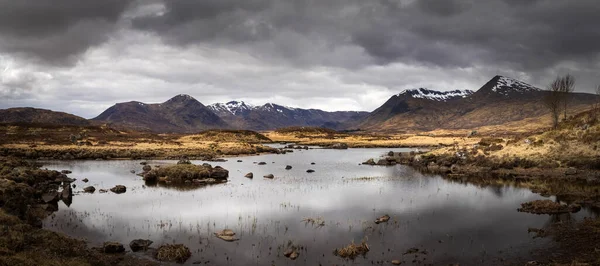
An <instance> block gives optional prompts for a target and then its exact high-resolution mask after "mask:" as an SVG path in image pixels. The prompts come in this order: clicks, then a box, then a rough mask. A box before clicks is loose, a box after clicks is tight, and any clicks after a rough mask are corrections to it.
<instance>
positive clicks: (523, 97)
mask: <svg viewBox="0 0 600 266" xmlns="http://www.w3.org/2000/svg"><path fill="white" fill-rule="evenodd" d="M546 93H547V92H546V91H544V90H541V89H538V88H535V87H533V86H531V85H529V84H527V83H524V82H521V81H518V80H515V79H511V78H508V77H502V76H496V77H494V78H492V79H491V80H490V81H489V82H487V83H486V84H485V85H483V86H482V87H481V88H480V89H479V90H477V91H476V92H472V91H449V92H438V91H433V90H428V89H422V88H421V89H415V90H406V91H403V92H401V93H399V94H397V95H394V96H392V97H391V98H390V99H389V100H388V101H387V102H386V103H384V104H383V105H382V106H381V107H379V108H377V109H376V110H375V111H373V112H372V113H371V114H370V115H369V116H367V117H366V118H365V119H364V120H362V121H361V122H359V123H358V124H357V127H359V128H361V129H365V130H369V131H384V132H398V131H406V132H416V131H431V130H439V129H475V128H478V127H484V126H494V125H503V124H506V123H511V122H515V121H522V120H525V119H530V118H536V117H541V116H544V115H546V114H547V113H548V111H547V109H546V108H545V106H544V104H543V102H542V101H543V99H544V95H546ZM596 97H597V96H595V95H591V94H585V93H573V95H572V98H571V100H570V106H571V108H572V109H581V108H582V107H586V106H589V105H590V104H592V103H594V102H595V101H596Z"/></svg>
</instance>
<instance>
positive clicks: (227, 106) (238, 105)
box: [208, 101, 256, 115]
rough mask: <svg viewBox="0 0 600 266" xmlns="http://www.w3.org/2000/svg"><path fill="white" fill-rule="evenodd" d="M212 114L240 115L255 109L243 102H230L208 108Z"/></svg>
mask: <svg viewBox="0 0 600 266" xmlns="http://www.w3.org/2000/svg"><path fill="white" fill-rule="evenodd" d="M208 108H210V109H211V110H212V111H214V112H227V113H230V114H232V115H237V114H241V113H243V112H246V111H250V110H253V109H255V108H256V106H254V105H251V104H249V103H245V102H243V101H230V102H227V103H215V104H211V105H209V106H208Z"/></svg>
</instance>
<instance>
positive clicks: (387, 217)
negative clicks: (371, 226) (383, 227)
mask: <svg viewBox="0 0 600 266" xmlns="http://www.w3.org/2000/svg"><path fill="white" fill-rule="evenodd" d="M389 220H390V216H389V215H387V214H386V215H384V216H381V217H379V218H377V219H375V223H376V224H380V223H387V221H389Z"/></svg>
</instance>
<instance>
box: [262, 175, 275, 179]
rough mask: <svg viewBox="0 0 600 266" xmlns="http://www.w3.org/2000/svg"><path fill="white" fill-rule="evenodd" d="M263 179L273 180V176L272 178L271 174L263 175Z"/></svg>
mask: <svg viewBox="0 0 600 266" xmlns="http://www.w3.org/2000/svg"><path fill="white" fill-rule="evenodd" d="M263 177H264V178H269V179H273V178H275V176H274V175H273V174H268V175H265V176H263Z"/></svg>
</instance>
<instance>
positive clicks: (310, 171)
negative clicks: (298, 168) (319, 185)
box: [306, 169, 315, 173]
mask: <svg viewBox="0 0 600 266" xmlns="http://www.w3.org/2000/svg"><path fill="white" fill-rule="evenodd" d="M306 172H307V173H314V172H315V170H313V169H308V170H306Z"/></svg>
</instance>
